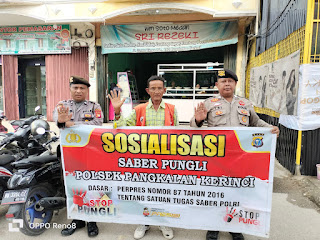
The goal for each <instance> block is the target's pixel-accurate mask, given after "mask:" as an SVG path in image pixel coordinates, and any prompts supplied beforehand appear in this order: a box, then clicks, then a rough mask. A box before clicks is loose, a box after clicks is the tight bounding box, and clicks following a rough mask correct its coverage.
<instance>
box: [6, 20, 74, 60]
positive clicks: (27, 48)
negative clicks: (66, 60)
mask: <svg viewBox="0 0 320 240" xmlns="http://www.w3.org/2000/svg"><path fill="white" fill-rule="evenodd" d="M70 38H71V35H70V26H69V25H67V24H66V25H60V24H58V25H38V26H12V27H0V55H14V54H56V53H71V45H70Z"/></svg>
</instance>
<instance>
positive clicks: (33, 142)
mask: <svg viewBox="0 0 320 240" xmlns="http://www.w3.org/2000/svg"><path fill="white" fill-rule="evenodd" d="M37 118H38V117H37ZM28 121H29V122H31V121H32V123H31V124H29V122H28V124H29V125H28V124H24V126H26V127H22V128H20V129H19V130H18V131H17V132H15V133H14V134H12V135H10V136H8V137H7V138H5V139H4V140H2V141H1V143H0V145H1V147H4V146H8V145H9V144H10V143H12V142H16V143H17V148H16V149H14V150H8V149H6V151H5V152H2V154H1V155H0V200H1V199H2V196H3V193H4V192H5V191H6V190H7V182H8V180H9V178H10V177H12V175H13V173H14V172H15V168H14V165H12V163H14V162H16V161H19V160H21V159H24V158H27V157H29V156H37V155H40V154H42V153H43V152H45V151H47V148H46V147H45V146H43V142H44V141H49V139H50V138H51V136H50V133H49V132H46V133H44V134H37V133H36V129H37V127H39V126H41V127H42V128H45V129H49V124H48V122H46V121H45V120H42V119H37V120H33V119H29V120H28ZM2 150H3V149H2Z"/></svg>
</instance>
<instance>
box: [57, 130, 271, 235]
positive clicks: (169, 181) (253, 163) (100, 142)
mask: <svg viewBox="0 0 320 240" xmlns="http://www.w3.org/2000/svg"><path fill="white" fill-rule="evenodd" d="M275 144H276V135H272V134H271V132H270V128H233V129H230V128H229V129H228V128H214V129H213V128H203V129H199V128H197V129H195V128H186V129H184V128H175V127H126V128H118V129H112V128H108V127H97V126H88V125H86V126H84V125H82V126H77V127H72V128H66V129H64V130H63V131H62V132H61V146H62V154H63V167H64V180H65V187H66V195H67V212H68V218H71V219H82V220H86V221H97V222H113V223H126V224H147V225H164V226H170V227H178V228H188V229H203V230H221V231H229V232H242V233H246V234H251V235H256V236H262V237H267V236H268V234H269V230H270V215H271V201H272V185H273V167H274V154H275Z"/></svg>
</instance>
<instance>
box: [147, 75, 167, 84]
mask: <svg viewBox="0 0 320 240" xmlns="http://www.w3.org/2000/svg"><path fill="white" fill-rule="evenodd" d="M155 80H160V81H162V82H163V87H164V83H165V82H166V80H165V79H164V78H163V77H160V76H157V75H152V76H151V77H149V79H148V83H147V87H149V83H150V82H151V81H155Z"/></svg>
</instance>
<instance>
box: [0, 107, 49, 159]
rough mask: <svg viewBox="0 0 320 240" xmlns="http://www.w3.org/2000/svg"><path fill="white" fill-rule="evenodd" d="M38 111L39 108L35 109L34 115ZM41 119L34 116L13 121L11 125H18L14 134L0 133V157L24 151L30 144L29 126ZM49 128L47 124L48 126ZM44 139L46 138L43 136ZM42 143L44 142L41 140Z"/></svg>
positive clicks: (39, 116) (40, 116)
mask: <svg viewBox="0 0 320 240" xmlns="http://www.w3.org/2000/svg"><path fill="white" fill-rule="evenodd" d="M39 109H40V106H37V107H36V108H35V114H36V113H37V111H38V110H39ZM41 118H43V116H42V115H39V114H37V115H34V116H31V117H29V118H27V119H25V120H15V121H14V122H12V124H15V125H16V124H18V128H16V132H14V133H1V134H0V155H2V154H15V153H18V152H19V151H20V150H23V149H26V148H27V147H28V144H29V143H30V141H29V140H30V133H31V128H30V125H31V123H32V122H34V121H36V120H39V119H41ZM48 126H49V124H48ZM44 137H47V135H46V136H44ZM43 139H44V141H45V140H46V139H45V138H43Z"/></svg>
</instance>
